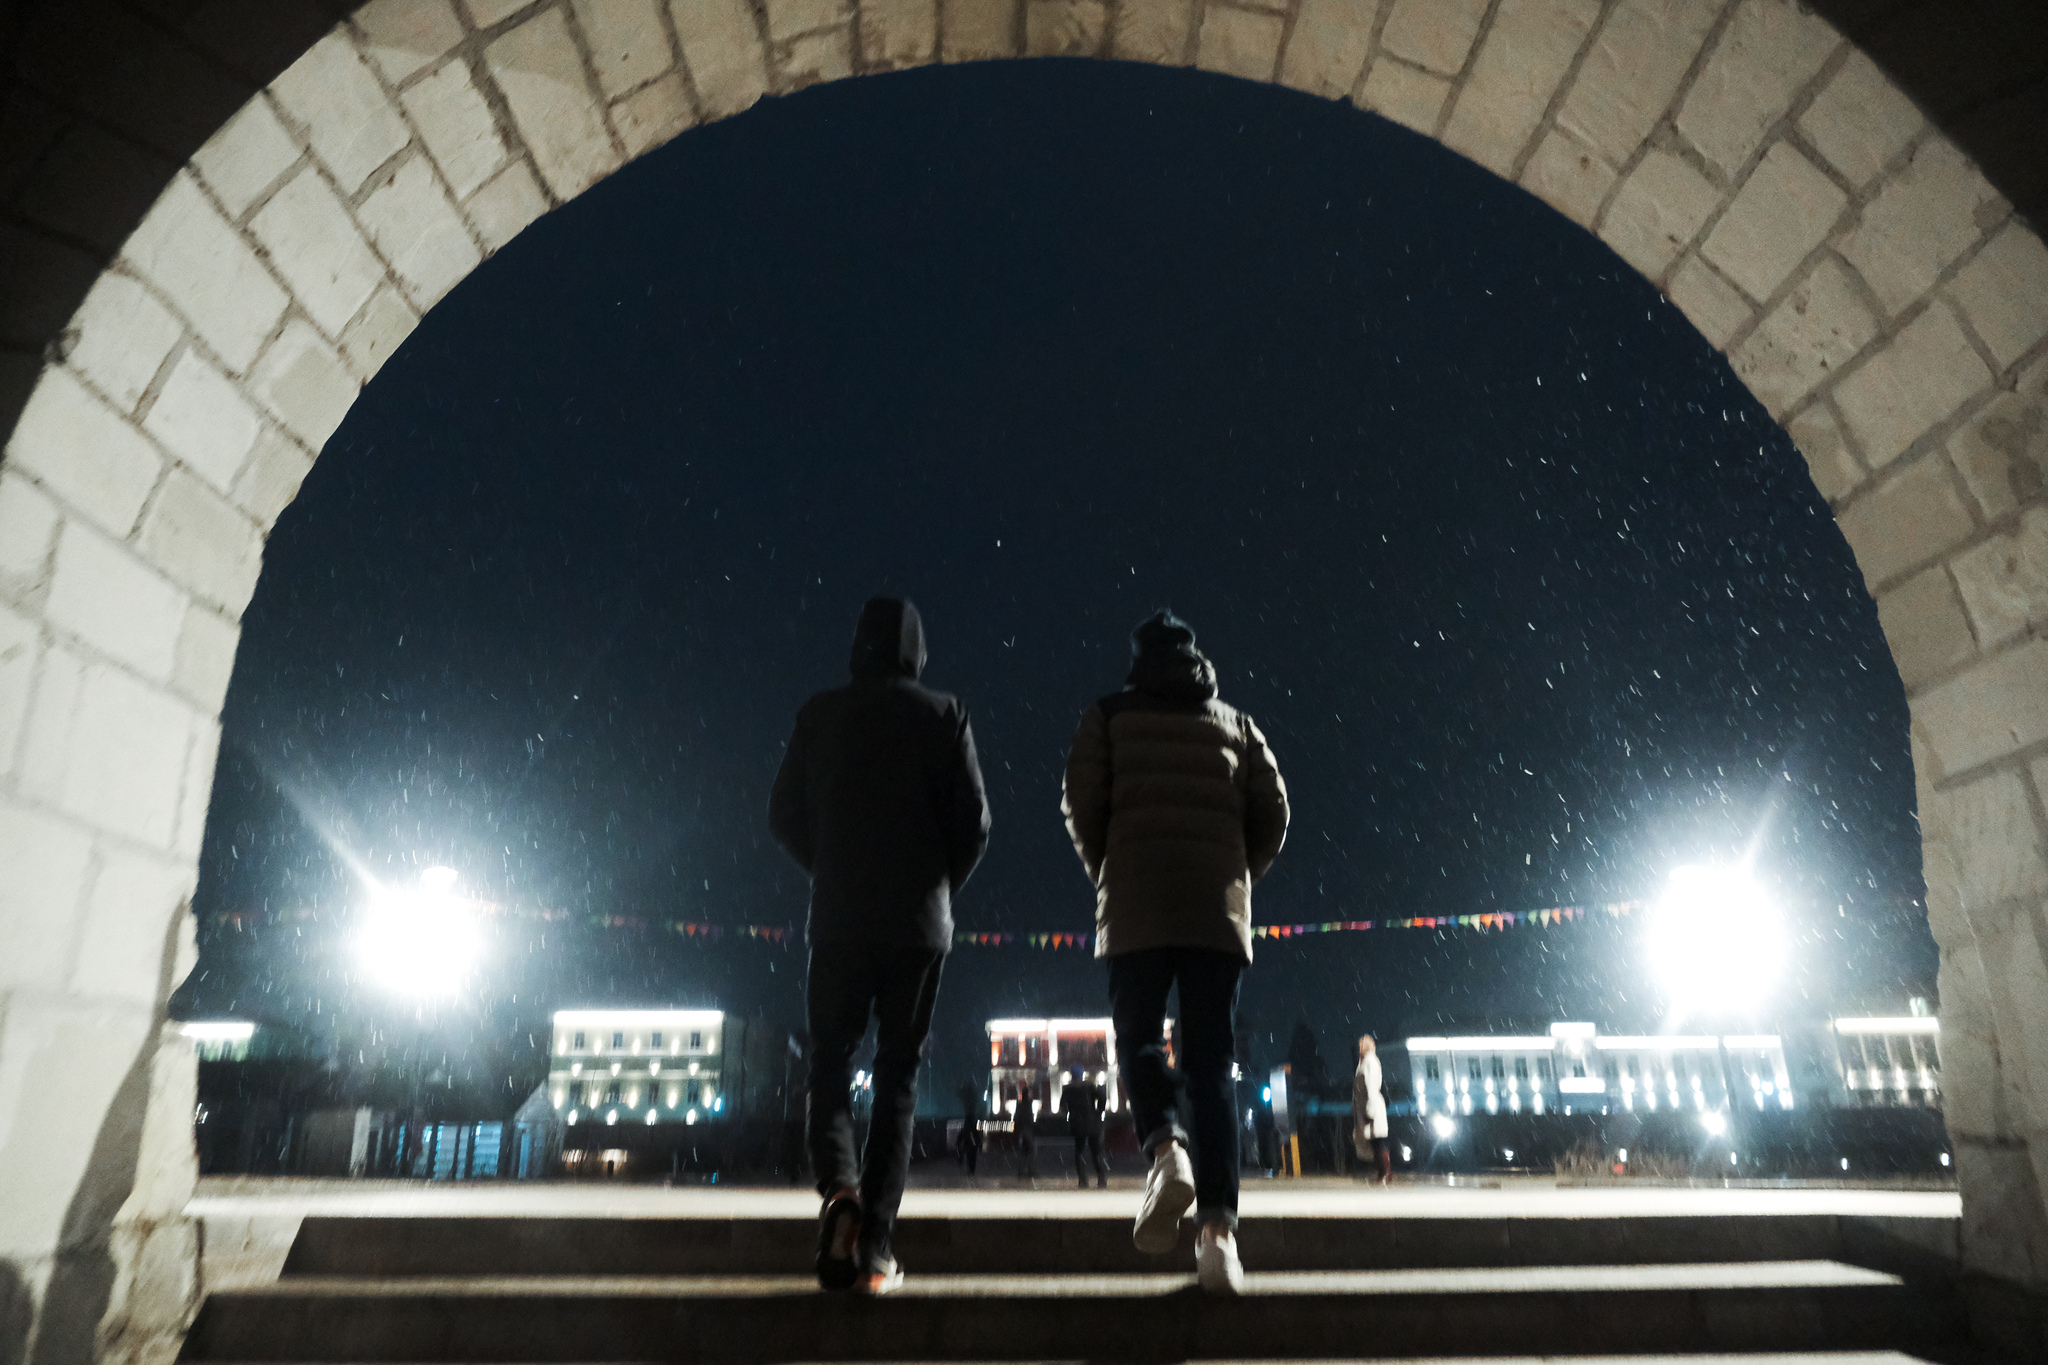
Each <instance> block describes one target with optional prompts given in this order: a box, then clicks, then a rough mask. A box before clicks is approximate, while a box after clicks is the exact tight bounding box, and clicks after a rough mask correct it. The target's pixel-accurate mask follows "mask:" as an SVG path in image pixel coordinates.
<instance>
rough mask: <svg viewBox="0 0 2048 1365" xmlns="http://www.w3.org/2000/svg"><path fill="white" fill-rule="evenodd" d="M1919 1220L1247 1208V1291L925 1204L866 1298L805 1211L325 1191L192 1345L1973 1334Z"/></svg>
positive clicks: (816, 1346) (223, 1352)
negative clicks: (836, 1287) (579, 1210)
mask: <svg viewBox="0 0 2048 1365" xmlns="http://www.w3.org/2000/svg"><path fill="white" fill-rule="evenodd" d="M1912 1221H1919V1222H1925V1221H1926V1220H1890V1219H1885V1218H1875V1217H1843V1216H1835V1215H1822V1214H1811V1215H1788V1216H1768V1217H1763V1216H1756V1217H1694V1216H1680V1217H1614V1218H1604V1217H1557V1218H1549V1217H1498V1218H1490V1217H1473V1218H1465V1217H1460V1218H1446V1217H1413V1218H1409V1217H1376V1218H1353V1217H1342V1218H1339V1217H1298V1216H1276V1217H1256V1216H1255V1217H1248V1218H1246V1219H1245V1221H1244V1223H1243V1224H1242V1226H1241V1227H1240V1230H1239V1244H1240V1246H1241V1247H1242V1249H1243V1253H1244V1259H1245V1263H1246V1266H1247V1267H1248V1270H1249V1272H1250V1274H1249V1283H1248V1292H1247V1293H1246V1295H1245V1297H1243V1298H1242V1299H1238V1300H1235V1301H1219V1300H1214V1299H1208V1298H1205V1297H1203V1296H1202V1295H1201V1294H1200V1293H1199V1292H1198V1291H1197V1290H1195V1289H1194V1288H1193V1285H1192V1278H1193V1277H1192V1270H1193V1245H1192V1240H1193V1239H1192V1231H1191V1229H1189V1228H1186V1227H1184V1228H1183V1245H1182V1246H1181V1248H1180V1249H1179V1250H1178V1251H1177V1252H1176V1253H1175V1254H1174V1255H1173V1256H1170V1257H1160V1258H1151V1257H1146V1256H1142V1255H1140V1254H1139V1253H1137V1252H1136V1251H1134V1250H1133V1249H1132V1247H1131V1244H1130V1225H1129V1222H1128V1221H1127V1220H1126V1219H1125V1218H1121V1217H1116V1218H1111V1217H1102V1216H1092V1217H977V1216H968V1217H951V1218H945V1217H927V1218H907V1219H905V1220H904V1221H903V1222H902V1223H901V1224H900V1225H899V1229H898V1233H897V1238H896V1249H897V1253H898V1255H899V1257H900V1258H901V1259H902V1261H903V1262H904V1264H905V1266H906V1267H907V1268H908V1271H909V1279H908V1280H907V1282H906V1285H905V1288H904V1289H903V1291H902V1292H901V1293H899V1294H897V1295H895V1296H893V1297H890V1298H886V1299H881V1300H872V1301H871V1300H862V1299H855V1298H851V1297H848V1296H844V1295H830V1296H828V1295H824V1294H821V1293H820V1292H818V1290H817V1287H816V1284H815V1282H814V1281H813V1280H812V1279H811V1278H810V1277H809V1276H808V1274H807V1273H805V1272H806V1271H807V1269H808V1267H809V1264H810V1256H811V1248H812V1238H813V1236H814V1225H813V1224H811V1223H809V1222H808V1221H805V1220H802V1219H796V1218H787V1217H782V1218H775V1217H761V1218H756V1217H735V1218H729V1219H713V1218H668V1217H660V1218H619V1217H596V1218H593V1217H547V1216H528V1217H468V1216H465V1217H403V1218H390V1217H340V1218H336V1217H308V1218H306V1219H305V1220H304V1222H303V1223H302V1224H301V1226H300V1229H299V1232H298V1235H297V1238H296V1240H295V1241H294V1242H293V1243H292V1248H291V1251H290V1254H289V1256H288V1257H287V1259H286V1262H285V1265H284V1271H283V1273H282V1274H281V1275H280V1276H279V1277H278V1278H277V1280H276V1281H275V1282H274V1283H270V1284H264V1285H258V1286H255V1287H251V1288H246V1289H239V1290H233V1291H226V1292H216V1293H214V1294H213V1295H211V1296H210V1297H209V1299H208V1300H207V1302H206V1304H205V1307H204V1309H203V1310H202V1312H201V1313H200V1315H199V1320H198V1322H197V1323H196V1324H195V1325H194V1327H193V1329H192V1331H191V1334H190V1336H189V1338H188V1339H187V1343H186V1347H185V1358H186V1359H188V1360H193V1361H275V1362H285V1361H307V1362H311V1361H322V1362H324V1361H334V1362H382V1361H413V1362H425V1361H479V1362H480V1361H495V1362H526V1361H534V1362H543V1361H545V1362H569V1361H615V1362H617V1361H647V1360H697V1361H883V1360H892V1361H915V1360H923V1361H983V1360H986V1361H1024V1360H1039V1361H1047V1360H1084V1359H1085V1360H1102V1361H1110V1360H1114V1361H1171V1360H1249V1359H1268V1360H1270V1359H1276V1358H1283V1357H1287V1358H1297V1359H1299V1358H1320V1359H1370V1358H1403V1357H1406V1358H1414V1357H1446V1356H1493V1357H1501V1356H1517V1357H1530V1356H1545V1355H1575V1356H1583V1355H1621V1354H1625V1355H1631V1356H1643V1355H1649V1356H1658V1355H1666V1354H1702V1353H1748V1352H1813V1351H1828V1352H1845V1351H1871V1352H1885V1351H1903V1352H1910V1353H1911V1354H1912V1355H1914V1356H1918V1357H1921V1358H1923V1359H1927V1360H1932V1361H1940V1362H1956V1363H1957V1365H1963V1363H1965V1362H1976V1361H1980V1360H1982V1359H1983V1357H1981V1356H1979V1355H1977V1354H1976V1353H1974V1352H1973V1351H1972V1350H1971V1349H1970V1348H1969V1347H1968V1346H1967V1345H1965V1344H1964V1334H1963V1330H1962V1328H1961V1326H1960V1318H1959V1312H1958V1309H1957V1307H1956V1305H1955V1303H1954V1301H1953V1298H1952V1295H1951V1294H1950V1293H1949V1291H1948V1289H1947V1287H1946V1285H1945V1282H1944V1280H1943V1279H1942V1276H1941V1272H1940V1267H1939V1265H1938V1264H1936V1263H1934V1262H1933V1261H1931V1260H1929V1259H1928V1258H1926V1257H1925V1255H1924V1253H1921V1252H1919V1251H1916V1250H1915V1249H1914V1238H1913V1235H1912V1230H1911V1229H1910V1228H1908V1227H1906V1226H1905V1224H1906V1223H1908V1222H1912ZM1877 1358H1878V1359H1890V1360H1894V1361H1896V1360H1899V1359H1900V1358H1899V1357H1896V1356H1879V1357H1877ZM1835 1359H1837V1360H1840V1359H1842V1358H1841V1357H1836V1358H1835Z"/></svg>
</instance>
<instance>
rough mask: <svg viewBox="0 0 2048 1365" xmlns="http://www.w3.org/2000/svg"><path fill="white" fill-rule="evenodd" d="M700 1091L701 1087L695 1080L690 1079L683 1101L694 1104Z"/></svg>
mask: <svg viewBox="0 0 2048 1365" xmlns="http://www.w3.org/2000/svg"><path fill="white" fill-rule="evenodd" d="M702 1093H703V1091H702V1088H701V1087H700V1086H699V1085H698V1083H697V1082H696V1081H691V1082H690V1088H689V1091H688V1092H687V1098H686V1099H685V1100H684V1103H686V1104H695V1103H696V1102H697V1100H698V1098H699V1096H700V1095H701V1094H702Z"/></svg>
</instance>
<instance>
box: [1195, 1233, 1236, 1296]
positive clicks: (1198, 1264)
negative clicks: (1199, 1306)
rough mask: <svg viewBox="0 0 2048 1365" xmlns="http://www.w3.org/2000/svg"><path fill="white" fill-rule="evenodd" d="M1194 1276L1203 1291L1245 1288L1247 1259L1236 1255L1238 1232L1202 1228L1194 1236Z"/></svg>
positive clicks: (1232, 1292)
mask: <svg viewBox="0 0 2048 1365" xmlns="http://www.w3.org/2000/svg"><path fill="white" fill-rule="evenodd" d="M1195 1280H1196V1282H1197V1283H1199V1284H1200V1285H1201V1286H1202V1292H1203V1293H1204V1294H1223V1295H1228V1296H1235V1295H1238V1294H1242V1293H1243V1292H1244V1263H1243V1262H1242V1261H1240V1260H1238V1259H1237V1234H1235V1233H1232V1232H1221V1231H1219V1232H1214V1233H1212V1232H1211V1231H1210V1230H1209V1229H1208V1228H1203V1229H1202V1231H1201V1235H1199V1236H1198V1237H1196V1238H1195Z"/></svg>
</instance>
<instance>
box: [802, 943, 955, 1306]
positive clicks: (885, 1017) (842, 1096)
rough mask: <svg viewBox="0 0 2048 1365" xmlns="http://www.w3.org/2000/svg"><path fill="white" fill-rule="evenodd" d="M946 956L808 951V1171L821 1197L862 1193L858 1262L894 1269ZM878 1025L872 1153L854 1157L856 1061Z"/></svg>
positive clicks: (826, 948)
mask: <svg viewBox="0 0 2048 1365" xmlns="http://www.w3.org/2000/svg"><path fill="white" fill-rule="evenodd" d="M945 963H946V957H945V954H943V953H937V952H932V951H930V950H928V949H922V948H884V947H878V946H874V945H869V944H854V943H820V944H815V945H813V946H812V948H811V979H810V987H809V991H808V997H809V1000H808V1003H809V1010H810V1025H811V1072H810V1087H809V1092H810V1093H809V1095H808V1097H807V1100H806V1104H807V1109H808V1117H809V1128H808V1134H807V1136H808V1139H809V1142H810V1148H811V1169H812V1170H813V1171H815V1172H816V1173H817V1177H818V1193H819V1194H821V1195H829V1194H831V1193H832V1191H834V1190H839V1189H852V1188H855V1187H858V1188H859V1190H860V1204H861V1225H860V1261H861V1264H862V1265H864V1266H870V1267H872V1266H878V1265H883V1264H886V1263H887V1261H888V1260H889V1255H890V1252H889V1234H890V1233H891V1232H892V1231H894V1229H895V1226H896V1210H897V1208H898V1207H899V1206H900V1205H901V1204H902V1203H903V1182H904V1179H905V1177H906V1176H907V1175H908V1174H909V1171H910V1130H911V1121H912V1120H913V1119H914V1118H915V1117H916V1114H917V1060H918V1052H919V1050H920V1049H921V1048H922V1047H923V1046H924V1039H925V1034H926V1033H927V1032H929V1031H930V1029H931V1025H932V1005H933V1003H934V1002H935V1001H936V1000H937V999H938V997H939V971H940V969H941V968H942V967H944V966H945ZM871 1011H872V1013H873V1014H874V1017H875V1022H876V1025H877V1033H878V1037H877V1045H876V1048H875V1078H874V1095H875V1107H874V1117H873V1119H872V1120H871V1121H870V1123H869V1127H868V1142H867V1151H866V1152H865V1153H864V1154H863V1158H862V1160H861V1162H860V1163H859V1164H858V1166H856V1163H855V1160H854V1152H853V1096H852V1090H853V1053H854V1049H855V1048H857V1047H859V1046H860V1040H861V1037H862V1035H864V1034H865V1033H866V1032H867V1028H868V1015H869V1013H870V1012H871Z"/></svg>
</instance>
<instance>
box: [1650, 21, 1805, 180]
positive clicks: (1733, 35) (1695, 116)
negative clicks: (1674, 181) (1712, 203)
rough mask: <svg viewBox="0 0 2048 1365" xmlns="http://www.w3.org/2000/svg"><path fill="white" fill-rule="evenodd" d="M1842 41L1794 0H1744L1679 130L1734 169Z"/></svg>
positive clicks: (1682, 113)
mask: <svg viewBox="0 0 2048 1365" xmlns="http://www.w3.org/2000/svg"><path fill="white" fill-rule="evenodd" d="M1840 42H1841V39H1840V38H1839V37H1837V36H1836V34H1835V31H1834V30H1833V29H1832V28H1830V27H1828V25H1827V22H1826V21H1825V20H1823V19H1821V18H1819V17H1818V16H1816V15H1814V14H1811V13H1809V12H1807V10H1806V9H1805V7H1804V6H1802V5H1800V4H1798V3H1796V0H1742V4H1741V6H1740V7H1739V8H1738V9H1737V10H1736V11H1735V15H1734V17H1733V18H1732V19H1730V20H1729V22H1728V26H1727V27H1726V28H1725V29H1723V30H1722V31H1721V38H1720V41H1719V42H1717V43H1716V44H1715V45H1714V50H1713V53H1712V55H1710V56H1709V57H1708V58H1707V64H1706V66H1705V67H1704V68H1703V69H1702V70H1701V71H1700V74H1699V76H1698V78H1697V79H1695V80H1694V81H1693V84H1692V89H1690V90H1688V91H1687V92H1686V95H1685V103H1684V104H1682V105H1681V106H1680V107H1679V110H1678V131H1679V132H1680V133H1682V134H1683V135H1684V136H1685V138H1686V140H1687V141H1688V142H1690V143H1692V145H1693V146H1695V147H1697V148H1699V150H1700V152H1701V153H1702V154H1703V155H1705V157H1706V158H1707V160H1708V161H1709V162H1711V163H1713V165H1714V166H1716V167H1717V168H1718V169H1719V170H1720V172H1721V173H1722V174H1723V175H1728V176H1732V175H1734V174H1735V173H1736V172H1737V171H1738V170H1740V169H1741V168H1742V164H1743V163H1744V162H1745V161H1747V160H1749V158H1750V155H1751V154H1752V153H1753V152H1755V151H1756V149H1757V147H1758V146H1759V145H1760V144H1761V143H1762V142H1763V140H1764V134H1765V133H1767V132H1768V131H1769V130H1770V127H1771V125H1772V124H1774V123H1776V122H1777V121H1778V120H1779V119H1780V118H1783V117H1784V115H1785V111H1786V110H1787V109H1789V108H1791V106H1792V102H1793V101H1794V100H1795V99H1796V98H1797V97H1798V95H1799V91H1800V89H1801V87H1803V86H1804V85H1805V84H1806V83H1807V82H1808V81H1810V80H1812V79H1813V77H1814V73H1816V72H1817V71H1819V70H1820V69H1821V67H1822V66H1823V65H1825V64H1826V62H1827V59H1828V58H1829V56H1831V55H1832V54H1833V53H1834V50H1835V48H1836V47H1837V46H1838V45H1839V44H1840Z"/></svg>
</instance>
